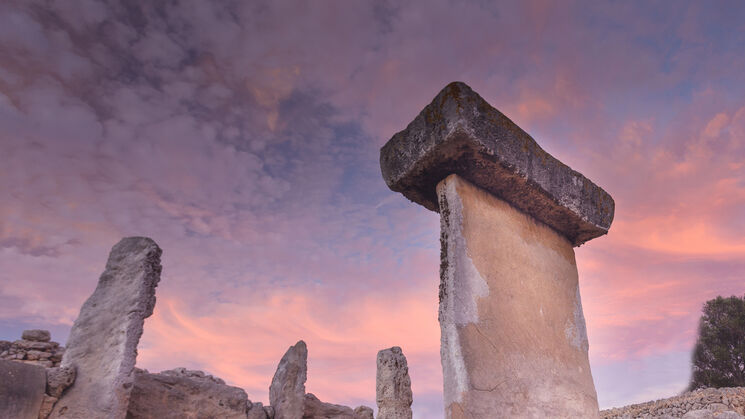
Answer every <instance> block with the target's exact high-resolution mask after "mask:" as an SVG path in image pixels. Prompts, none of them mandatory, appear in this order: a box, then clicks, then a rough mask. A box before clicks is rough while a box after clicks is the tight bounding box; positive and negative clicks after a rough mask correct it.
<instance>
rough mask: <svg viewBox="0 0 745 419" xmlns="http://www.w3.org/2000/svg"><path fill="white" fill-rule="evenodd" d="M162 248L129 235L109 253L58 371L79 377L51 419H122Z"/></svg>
mask: <svg viewBox="0 0 745 419" xmlns="http://www.w3.org/2000/svg"><path fill="white" fill-rule="evenodd" d="M160 255H161V250H160V248H159V247H158V245H157V244H155V242H154V241H153V240H151V239H149V238H145V237H128V238H125V239H122V240H121V241H120V242H119V243H117V244H116V245H115V246H114V247H113V248H112V249H111V253H110V254H109V260H108V262H107V263H106V269H105V270H104V272H103V274H102V275H101V277H100V278H99V280H98V285H97V286H96V290H95V291H94V292H93V294H92V295H91V296H90V297H89V298H88V300H86V302H85V303H84V304H83V307H82V308H81V309H80V314H79V315H78V318H77V320H75V323H74V324H73V327H72V330H71V331H70V337H69V339H68V341H67V347H66V349H65V354H64V356H63V358H62V364H61V365H62V367H68V366H71V367H74V368H75V369H76V370H77V378H76V380H75V383H74V384H73V386H72V387H70V388H69V389H68V390H67V391H66V392H65V393H64V394H63V395H62V398H60V400H59V401H58V402H57V404H56V405H55V406H54V410H53V411H52V414H51V417H52V418H60V417H63V418H74V419H78V418H80V419H87V418H110V419H119V418H122V419H123V418H124V417H125V415H126V414H127V406H128V404H129V397H130V392H131V391H132V387H133V382H134V371H133V370H134V366H135V358H136V357H137V343H138V342H139V340H140V336H142V328H143V324H144V321H145V318H146V317H149V316H150V315H151V314H152V313H153V307H154V306H155V287H156V286H157V285H158V281H160V272H161V265H160Z"/></svg>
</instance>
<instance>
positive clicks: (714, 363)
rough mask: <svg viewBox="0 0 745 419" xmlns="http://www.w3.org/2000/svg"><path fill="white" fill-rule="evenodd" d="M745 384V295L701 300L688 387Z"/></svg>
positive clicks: (738, 385)
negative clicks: (702, 301)
mask: <svg viewBox="0 0 745 419" xmlns="http://www.w3.org/2000/svg"><path fill="white" fill-rule="evenodd" d="M741 386H745V296H743V298H738V297H735V296H732V297H729V298H722V297H717V298H715V299H713V300H709V301H707V302H706V304H704V310H703V315H702V316H701V321H700V323H699V330H698V341H697V342H696V347H695V349H694V350H693V377H692V379H691V385H690V387H689V390H694V389H697V388H701V387H741Z"/></svg>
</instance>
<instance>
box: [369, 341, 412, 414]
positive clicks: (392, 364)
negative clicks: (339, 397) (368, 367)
mask: <svg viewBox="0 0 745 419" xmlns="http://www.w3.org/2000/svg"><path fill="white" fill-rule="evenodd" d="M377 366H378V368H377V373H376V377H375V396H376V399H377V403H378V419H411V403H412V402H413V400H414V399H413V397H412V393H411V379H410V378H409V366H408V364H407V362H406V357H405V356H404V354H403V352H402V351H401V348H399V347H398V346H394V347H392V348H388V349H383V350H382V351H379V352H378V358H377Z"/></svg>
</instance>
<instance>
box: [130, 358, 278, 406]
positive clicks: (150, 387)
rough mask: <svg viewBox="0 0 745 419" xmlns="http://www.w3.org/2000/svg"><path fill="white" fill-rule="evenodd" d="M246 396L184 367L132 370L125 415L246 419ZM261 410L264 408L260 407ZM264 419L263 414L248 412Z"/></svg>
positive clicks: (236, 389)
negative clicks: (132, 382) (167, 369)
mask: <svg viewBox="0 0 745 419" xmlns="http://www.w3.org/2000/svg"><path fill="white" fill-rule="evenodd" d="M248 403H249V401H248V396H247V395H246V392H245V391H243V389H240V388H238V387H231V386H228V385H225V382H224V381H222V380H220V379H218V378H215V377H212V376H211V375H207V374H204V373H203V372H201V371H190V370H186V369H184V368H177V369H175V370H169V371H163V372H161V373H159V374H150V373H148V372H147V371H143V370H139V369H137V370H135V374H134V387H133V389H132V392H131V394H130V400H129V408H128V411H127V417H131V418H158V419H181V418H184V419H199V418H225V419H246V416H247V410H248V411H249V412H250V411H251V410H252V409H248ZM261 413H262V414H263V413H264V411H263V409H261ZM249 417H250V418H252V419H254V418H255V419H264V418H265V416H257V415H255V414H254V415H253V416H249Z"/></svg>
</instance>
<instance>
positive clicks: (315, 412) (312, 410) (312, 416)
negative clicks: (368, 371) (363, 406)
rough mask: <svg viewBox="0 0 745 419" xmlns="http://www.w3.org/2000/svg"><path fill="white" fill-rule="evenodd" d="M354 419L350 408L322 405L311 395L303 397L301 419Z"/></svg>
mask: <svg viewBox="0 0 745 419" xmlns="http://www.w3.org/2000/svg"><path fill="white" fill-rule="evenodd" d="M323 418H328V419H355V415H354V411H353V410H352V408H351V407H347V406H342V405H338V404H331V403H324V402H322V401H320V400H318V397H316V396H315V395H313V394H312V393H308V394H306V395H305V405H304V411H303V419H323Z"/></svg>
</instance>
